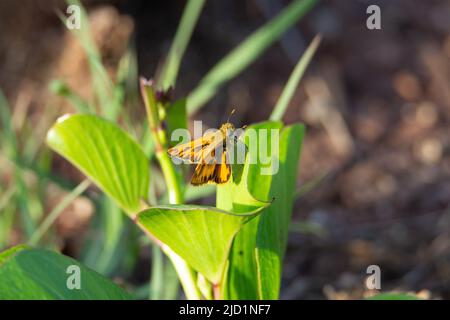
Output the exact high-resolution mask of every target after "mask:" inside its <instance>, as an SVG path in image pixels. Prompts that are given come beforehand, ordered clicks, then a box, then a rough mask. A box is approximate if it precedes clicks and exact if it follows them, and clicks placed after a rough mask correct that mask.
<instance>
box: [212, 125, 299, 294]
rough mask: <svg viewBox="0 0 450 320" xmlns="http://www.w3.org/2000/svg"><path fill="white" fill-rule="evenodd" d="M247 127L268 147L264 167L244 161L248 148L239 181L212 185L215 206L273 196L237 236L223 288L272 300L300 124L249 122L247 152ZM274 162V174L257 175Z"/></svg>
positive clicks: (276, 290) (287, 219) (289, 205)
mask: <svg viewBox="0 0 450 320" xmlns="http://www.w3.org/2000/svg"><path fill="white" fill-rule="evenodd" d="M249 129H255V130H256V132H257V135H256V136H257V137H258V140H257V143H258V144H259V141H261V138H262V137H264V135H266V138H267V146H268V149H267V150H268V154H269V155H271V156H272V158H271V159H272V160H271V161H270V163H268V164H267V165H263V164H262V163H261V162H257V163H254V162H256V161H249V160H250V159H251V158H249V156H250V157H252V152H249V156H248V157H247V160H246V163H245V166H244V168H243V173H242V176H241V177H240V180H239V181H238V182H234V183H233V184H229V185H225V186H223V187H219V188H218V189H217V207H219V208H221V209H224V210H229V209H230V207H237V206H245V205H246V204H249V203H251V198H255V199H262V200H267V199H273V202H272V205H271V206H270V207H268V208H266V209H265V210H264V212H263V213H262V214H261V215H259V216H258V217H256V218H255V219H253V220H252V221H250V222H249V223H248V224H246V225H245V226H244V227H243V228H242V230H241V231H240V232H239V233H238V235H237V236H236V238H235V241H234V243H233V248H232V250H231V255H230V263H229V268H228V274H227V283H228V286H227V287H225V288H224V297H225V298H229V299H277V298H278V294H279V289H280V280H281V270H282V260H283V256H284V252H285V248H286V243H287V235H288V226H289V223H290V217H291V210H292V200H293V196H294V190H295V182H296V176H297V164H298V160H299V155H300V148H301V144H302V140H303V134H304V128H303V126H302V125H293V126H290V127H286V128H284V129H283V128H282V125H281V123H280V122H265V123H261V124H258V125H253V126H250V127H249V128H248V129H247V130H246V136H245V138H246V143H247V145H248V146H249V150H251V149H252V148H250V145H249V142H250V141H251V140H250V137H249V135H250V132H251V130H249ZM263 130H264V131H263ZM272 130H275V131H278V132H280V133H279V143H278V142H277V141H276V140H274V141H273V143H272V139H273V138H275V137H276V135H274V137H272V136H271V135H272V133H271V132H273V131H272ZM253 143H254V142H253ZM276 148H278V151H277V149H276ZM277 162H278V163H279V168H278V171H277V172H276V170H274V171H275V172H276V173H275V174H273V175H263V174H262V171H261V170H262V169H264V168H265V169H269V168H272V169H276V168H277V165H276V163H277ZM252 163H253V164H252ZM233 179H235V177H234V171H233Z"/></svg>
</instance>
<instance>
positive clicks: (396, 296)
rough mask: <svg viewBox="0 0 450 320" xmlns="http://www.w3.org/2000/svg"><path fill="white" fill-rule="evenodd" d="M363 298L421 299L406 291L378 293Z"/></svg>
mask: <svg viewBox="0 0 450 320" xmlns="http://www.w3.org/2000/svg"><path fill="white" fill-rule="evenodd" d="M365 300H421V299H420V298H418V297H416V296H414V295H412V294H408V293H393V292H392V293H379V294H376V295H374V296H371V297H368V298H366V299H365Z"/></svg>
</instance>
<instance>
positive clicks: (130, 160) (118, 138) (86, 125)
mask: <svg viewBox="0 0 450 320" xmlns="http://www.w3.org/2000/svg"><path fill="white" fill-rule="evenodd" d="M47 143H48V145H49V146H50V147H51V148H52V149H53V150H55V151H56V152H58V153H59V154H61V155H62V156H63V157H65V158H66V159H68V160H69V161H70V162H72V163H73V164H74V165H75V166H76V167H78V168H79V169H80V170H81V171H82V172H83V173H84V174H85V175H87V176H88V177H89V178H90V179H91V180H92V181H93V182H94V183H96V184H97V185H98V186H99V187H100V188H101V189H102V190H103V191H104V192H105V193H107V194H108V195H109V196H110V197H111V198H113V199H114V200H115V201H116V202H117V203H118V205H119V206H120V207H122V209H124V210H125V211H126V212H127V213H129V214H131V213H136V212H138V211H139V208H140V201H141V199H142V198H144V199H145V198H146V196H147V192H148V182H149V169H148V164H147V159H146V157H145V154H144V152H143V151H142V149H141V147H140V146H139V145H138V144H137V143H136V142H135V140H134V139H133V138H131V137H130V136H129V135H128V134H127V133H126V132H125V131H123V130H122V129H121V128H119V127H118V126H116V125H115V124H113V123H111V122H109V121H107V120H104V119H102V118H100V117H97V116H94V115H83V114H77V115H72V116H64V117H62V118H60V119H59V120H58V121H57V122H56V123H55V124H54V125H53V127H52V128H51V129H50V131H49V132H48V134H47Z"/></svg>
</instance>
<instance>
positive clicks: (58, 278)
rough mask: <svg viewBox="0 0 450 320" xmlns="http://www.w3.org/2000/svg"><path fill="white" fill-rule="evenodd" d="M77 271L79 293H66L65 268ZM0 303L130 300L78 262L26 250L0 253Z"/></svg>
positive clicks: (20, 249) (67, 291)
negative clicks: (77, 268)
mask: <svg viewBox="0 0 450 320" xmlns="http://www.w3.org/2000/svg"><path fill="white" fill-rule="evenodd" d="M72 265H75V266H78V267H79V268H80V273H79V275H80V281H81V283H80V285H81V288H80V289H72V290H71V289H69V288H68V286H67V283H68V278H69V277H70V276H71V275H72V274H74V273H67V268H68V267H69V266H72ZM0 279H1V281H0V299H7V300H9V299H14V300H25V299H26V300H28V299H29V300H48V299H60V300H78V299H87V300H93V299H117V300H119V299H120V300H122V299H131V297H130V296H129V295H128V293H126V292H125V291H124V290H123V289H121V288H120V287H119V286H117V285H116V284H114V283H113V282H111V281H110V280H109V279H107V278H105V277H103V276H101V275H100V274H98V273H96V272H94V271H92V270H90V269H88V268H86V267H85V266H83V265H81V264H80V263H79V262H78V261H76V260H74V259H72V258H69V257H67V256H63V255H61V254H58V253H56V252H52V251H48V250H43V249H34V248H30V247H26V246H17V247H13V248H11V249H9V250H7V251H4V252H2V253H0Z"/></svg>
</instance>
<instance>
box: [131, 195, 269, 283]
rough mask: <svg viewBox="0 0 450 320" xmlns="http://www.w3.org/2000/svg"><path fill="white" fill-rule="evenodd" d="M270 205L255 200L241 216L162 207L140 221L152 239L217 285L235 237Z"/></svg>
mask: <svg viewBox="0 0 450 320" xmlns="http://www.w3.org/2000/svg"><path fill="white" fill-rule="evenodd" d="M266 206H267V203H262V202H257V201H254V202H253V203H252V205H250V206H247V211H246V212H240V213H234V212H231V211H223V210H219V209H217V208H214V207H204V206H194V205H167V206H158V207H152V208H150V209H147V210H145V211H143V212H141V213H139V215H138V217H137V221H138V223H139V224H141V225H142V226H143V227H144V229H145V230H147V231H148V232H149V233H150V234H151V236H152V237H155V238H156V239H158V241H160V242H162V243H163V245H166V246H168V247H169V248H170V249H172V250H173V251H174V252H175V253H176V254H178V255H179V256H180V257H182V258H183V259H184V260H185V261H186V262H187V263H188V264H189V265H190V266H191V267H192V268H194V269H195V270H197V271H198V272H200V273H202V274H203V275H204V276H205V277H206V278H207V279H208V280H209V281H211V282H212V283H215V284H217V283H219V282H220V280H221V278H222V276H223V271H224V268H225V265H226V261H227V258H228V254H229V250H230V247H231V243H232V241H233V238H234V236H235V235H236V233H237V232H238V231H239V230H240V229H241V228H242V226H243V225H244V224H245V223H247V222H248V221H250V220H251V219H253V218H254V217H255V216H257V215H258V213H259V212H260V211H261V210H262V209H263V208H265V207H266Z"/></svg>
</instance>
